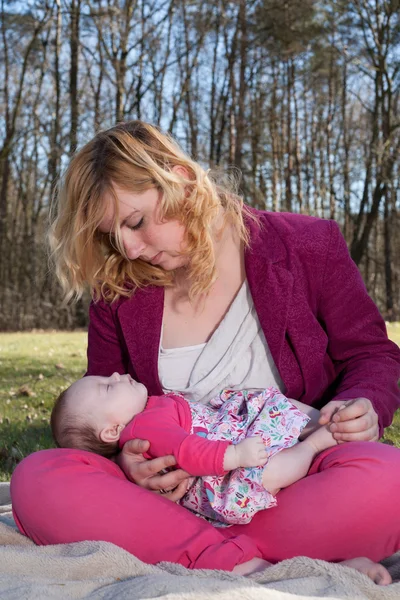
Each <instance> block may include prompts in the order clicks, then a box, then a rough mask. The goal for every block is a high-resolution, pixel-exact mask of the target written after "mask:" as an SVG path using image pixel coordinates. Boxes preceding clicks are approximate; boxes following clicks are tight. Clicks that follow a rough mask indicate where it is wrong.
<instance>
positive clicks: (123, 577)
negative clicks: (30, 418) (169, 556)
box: [0, 483, 400, 600]
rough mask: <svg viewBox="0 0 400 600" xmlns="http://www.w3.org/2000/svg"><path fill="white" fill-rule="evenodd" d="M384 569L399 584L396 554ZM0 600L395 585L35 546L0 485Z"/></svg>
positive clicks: (336, 570) (346, 593) (295, 563)
mask: <svg viewBox="0 0 400 600" xmlns="http://www.w3.org/2000/svg"><path fill="white" fill-rule="evenodd" d="M377 526H378V525H377ZM385 564H386V566H387V567H388V568H389V570H390V572H391V574H392V577H393V578H394V579H400V553H397V554H396V555H394V556H393V557H391V558H390V559H388V560H387V561H385ZM0 598H2V600H21V599H22V598H23V599H24V600H25V599H30V598H33V599H37V600H47V599H63V598H65V599H66V600H67V599H68V600H75V599H80V598H90V599H97V598H102V599H104V600H111V599H114V598H118V600H125V599H127V600H128V599H129V600H132V599H133V598H135V599H137V598H168V600H194V599H197V598H201V599H202V600H207V599H214V600H243V599H249V600H261V599H263V600H311V599H318V598H328V599H329V600H341V599H343V598H348V599H351V600H367V599H370V600H399V599H400V582H399V583H393V584H392V585H390V586H386V587H379V586H377V585H375V584H374V583H372V581H370V580H369V579H368V578H367V577H366V576H364V575H361V574H360V573H358V572H357V571H354V570H353V569H349V568H347V567H341V566H339V565H334V564H330V563H326V562H324V561H321V560H311V559H309V558H305V557H299V558H293V559H291V560H285V561H283V562H281V563H279V564H277V565H274V566H273V567H270V568H269V569H266V570H265V571H264V572H262V573H257V574H255V575H252V576H250V577H240V576H235V575H232V574H231V573H228V572H226V571H206V570H199V571H189V570H187V569H185V568H184V567H181V566H180V565H175V564H172V563H160V564H159V565H157V566H156V567H155V566H151V565H147V564H145V563H143V562H141V561H140V560H138V559H137V558H135V556H133V555H132V554H129V553H128V552H126V551H125V550H122V549H121V548H118V547H117V546H114V544H110V543H108V542H91V541H87V542H79V543H75V544H60V545H57V546H35V545H34V544H33V542H31V541H30V540H28V539H27V538H26V537H24V536H22V535H21V534H20V533H18V531H17V529H16V526H15V523H14V521H13V519H12V514H11V500H10V495H9V484H8V483H0Z"/></svg>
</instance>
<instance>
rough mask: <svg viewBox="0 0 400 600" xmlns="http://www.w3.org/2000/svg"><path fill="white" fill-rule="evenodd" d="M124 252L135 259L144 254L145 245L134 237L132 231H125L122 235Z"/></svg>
mask: <svg viewBox="0 0 400 600" xmlns="http://www.w3.org/2000/svg"><path fill="white" fill-rule="evenodd" d="M122 241H123V244H124V248H125V252H126V254H127V256H128V258H129V259H130V260H135V259H136V258H139V256H141V255H142V254H144V250H145V248H146V245H145V244H144V243H143V242H142V241H141V240H140V239H138V238H137V237H136V234H135V233H133V232H132V231H127V232H126V233H125V234H123V236H122Z"/></svg>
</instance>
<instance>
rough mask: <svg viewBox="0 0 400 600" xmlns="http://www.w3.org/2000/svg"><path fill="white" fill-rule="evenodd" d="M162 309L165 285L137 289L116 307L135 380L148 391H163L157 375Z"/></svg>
mask: <svg viewBox="0 0 400 600" xmlns="http://www.w3.org/2000/svg"><path fill="white" fill-rule="evenodd" d="M163 311H164V288H162V287H155V286H149V287H146V288H143V289H139V290H137V291H136V292H135V293H134V294H133V296H132V297H131V298H130V299H129V300H127V301H126V302H124V303H123V304H121V306H120V307H119V308H118V311H117V314H118V319H119V321H120V323H121V330H122V332H123V335H124V338H125V342H126V347H127V349H128V352H129V356H130V359H131V362H132V365H133V368H134V371H135V373H136V376H137V378H138V380H139V381H140V382H141V383H143V384H144V385H145V386H146V387H147V389H148V391H149V394H152V395H156V394H162V388H161V384H160V380H159V377H158V352H159V347H160V336H161V328H162V318H163Z"/></svg>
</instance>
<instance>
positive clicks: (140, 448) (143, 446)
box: [123, 439, 150, 454]
mask: <svg viewBox="0 0 400 600" xmlns="http://www.w3.org/2000/svg"><path fill="white" fill-rule="evenodd" d="M149 448H150V442H148V441H147V440H138V439H135V440H129V441H128V442H126V443H125V444H124V448H123V452H124V453H125V454H143V452H147V450H148V449H149Z"/></svg>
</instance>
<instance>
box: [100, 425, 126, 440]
mask: <svg viewBox="0 0 400 600" xmlns="http://www.w3.org/2000/svg"><path fill="white" fill-rule="evenodd" d="M123 429H124V426H123V425H111V426H110V427H104V429H102V430H101V431H100V435H99V437H100V439H101V441H102V442H105V443H106V444H110V443H111V442H118V440H119V438H120V437H121V431H122V430H123Z"/></svg>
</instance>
